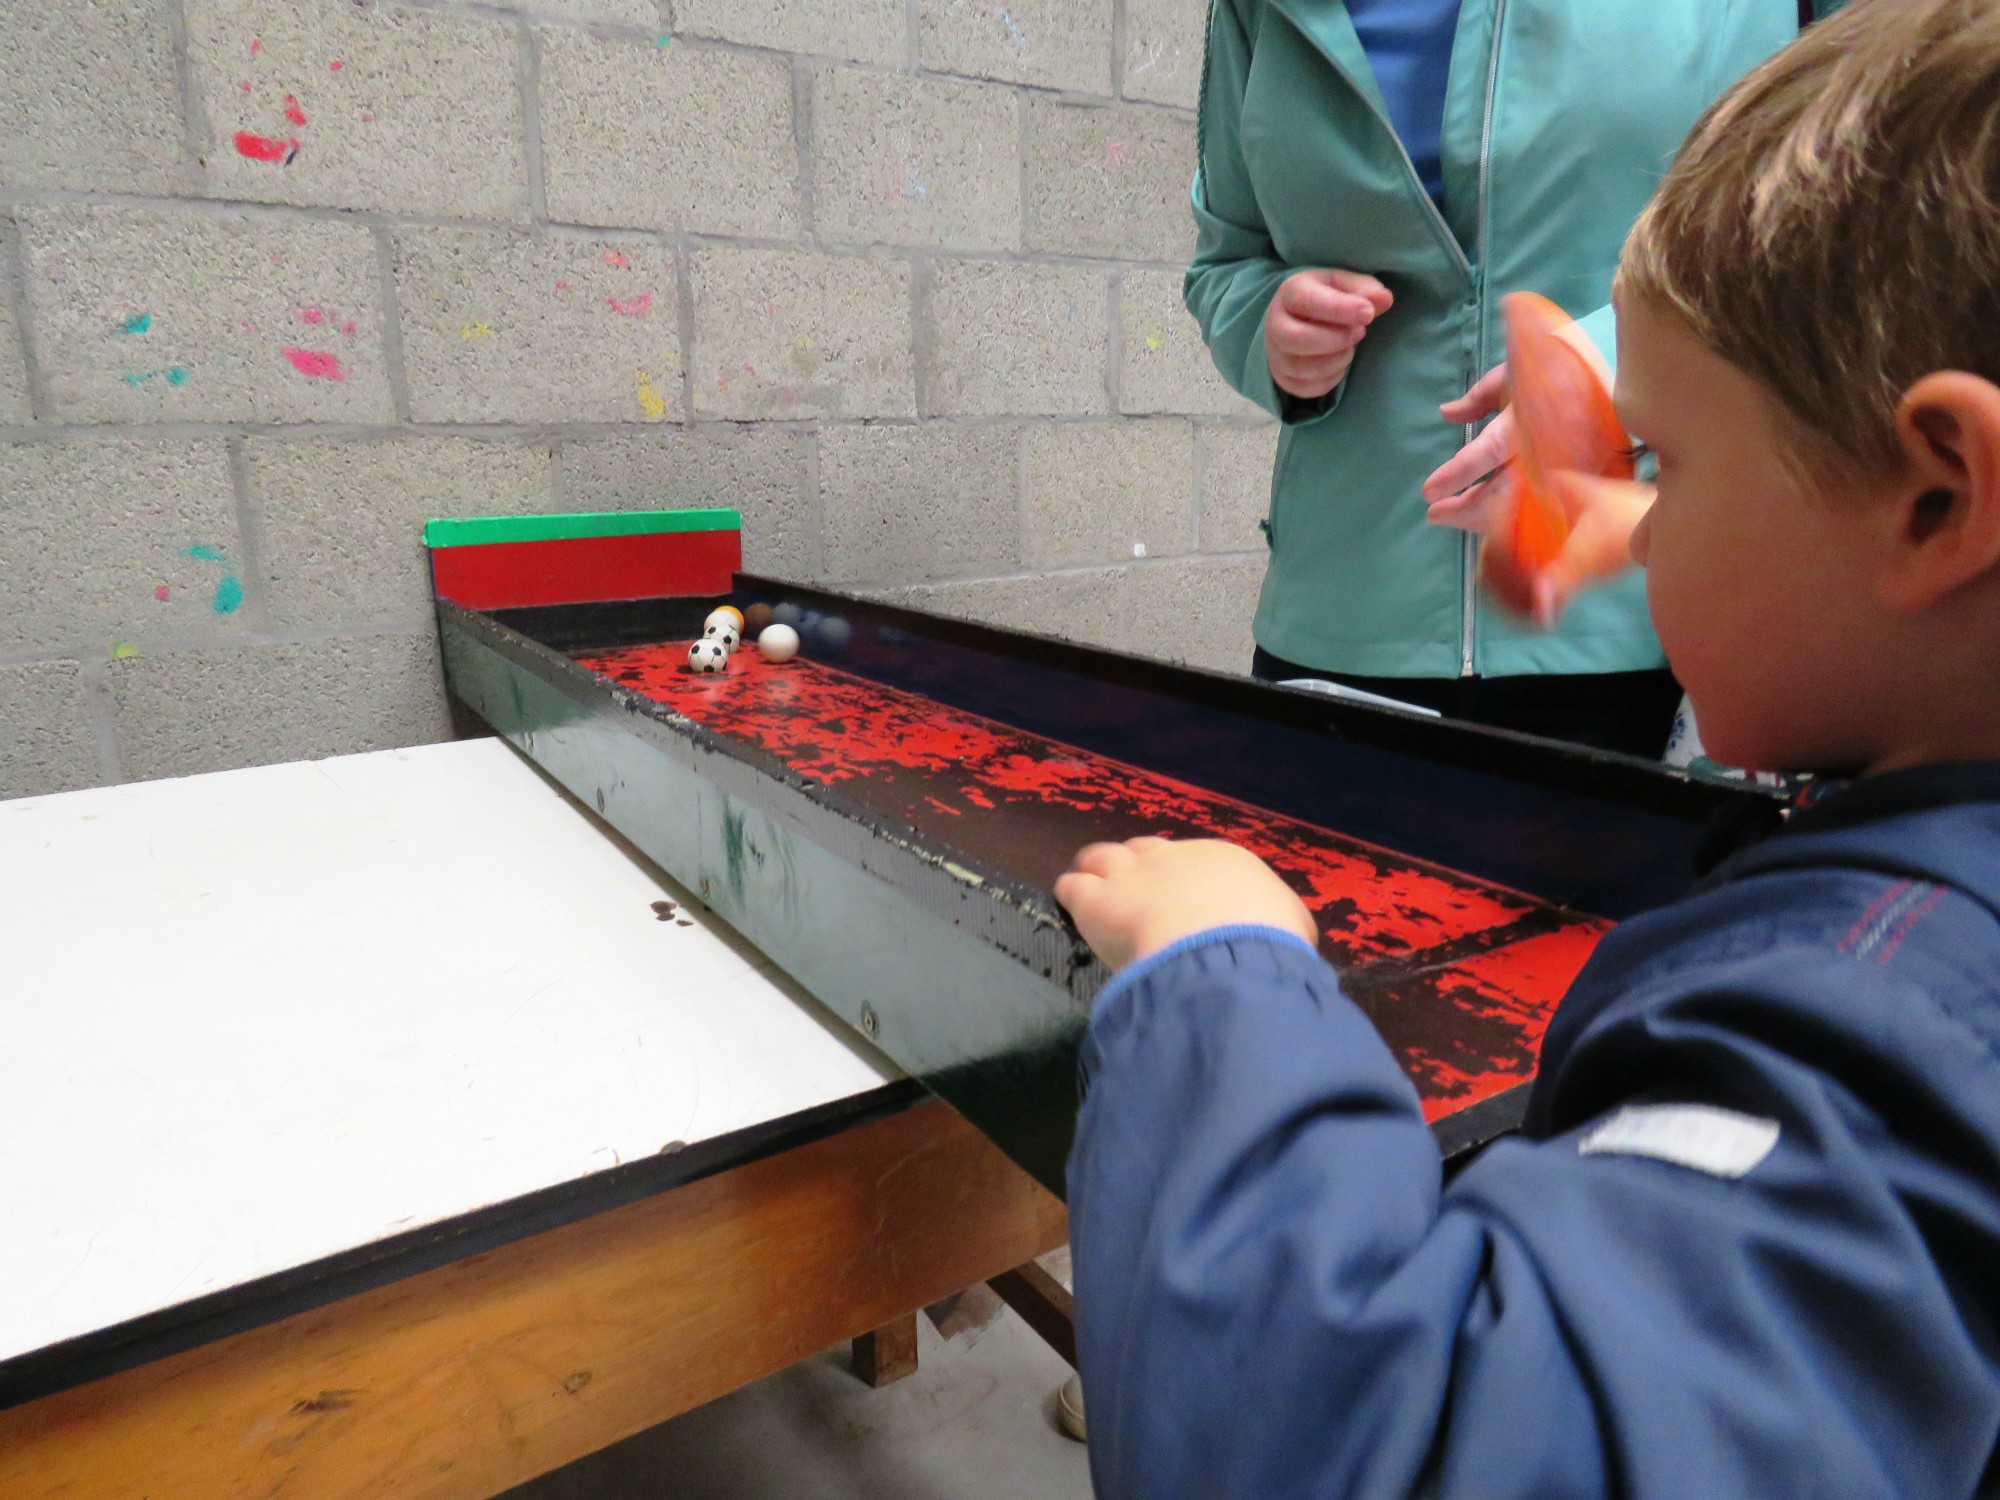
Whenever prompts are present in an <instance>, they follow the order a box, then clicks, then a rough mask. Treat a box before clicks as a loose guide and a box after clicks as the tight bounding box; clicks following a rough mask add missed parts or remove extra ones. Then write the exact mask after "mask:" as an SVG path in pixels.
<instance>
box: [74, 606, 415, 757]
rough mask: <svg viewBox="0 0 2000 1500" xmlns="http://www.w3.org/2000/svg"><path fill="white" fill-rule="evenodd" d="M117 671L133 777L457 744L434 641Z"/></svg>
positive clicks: (207, 656)
mask: <svg viewBox="0 0 2000 1500" xmlns="http://www.w3.org/2000/svg"><path fill="white" fill-rule="evenodd" d="M111 674H112V691H113V694H114V696H115V698H116V702H117V715H118V745H119V750H120V753H121V756H122V758H123V760H124V763H125V774H126V775H128V776H129V777H131V778H132V779H133V780H134V781H147V780H151V779H152V778H154V777H158V776H193V775H196V774H198V773H200V772H203V771H233V770H235V769H236V768H238V767H239V766H266V765H272V764H274V763H276V762H279V761H287V760H318V759H322V758H324V757H326V756H329V755H358V754H360V753H361V752H363V751H366V750H394V749H400V748H402V747H403V746H406V745H428V744H435V743H437V742H438V741H440V740H446V739H449V738H451V723H450V719H449V717H448V716H447V714H446V711H445V699H444V674H443V671H442V669H441V668H440V667H439V665H438V657H437V637H436V635H435V634H434V633H430V634H421V635H376V636H350V637H346V638H343V639H336V640H330V641H311V642H307V643H304V644H301V645H288V646H244V647H239V648H236V649H234V650H206V651H176V652H169V653H164V654H161V655H158V656H153V655H147V654H145V653H141V654H140V655H138V656H135V657H132V658H130V659H129V660H125V661H117V662H113V663H112V664H111Z"/></svg>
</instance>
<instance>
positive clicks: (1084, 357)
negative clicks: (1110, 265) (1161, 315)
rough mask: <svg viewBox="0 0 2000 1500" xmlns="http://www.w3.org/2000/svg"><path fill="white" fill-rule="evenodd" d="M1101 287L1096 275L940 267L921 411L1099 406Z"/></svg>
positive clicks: (1069, 410)
mask: <svg viewBox="0 0 2000 1500" xmlns="http://www.w3.org/2000/svg"><path fill="white" fill-rule="evenodd" d="M1108 291H1109V289H1108V286H1107V284H1106V281H1105V278H1104V276H1103V274H1102V273H1101V272H1097V271H1085V270H1077V269H1072V268H1068V267H1058V266H1029V265H1012V264H1008V263H1006V262H997V261H945V262H942V263H940V264H939V265H938V267H937V270H936V273H935V275H934V277H933V280H932V283H931V299H930V324H929V327H928V329H927V330H926V333H925V337H924V340H923V344H922V348H923V361H924V366H923V367H924V411H925V414H926V415H932V416H985V415H1008V414H1015V413H1018V414H1022V415H1047V416H1076V415H1081V414H1083V413H1085V412H1101V411H1104V410H1105V409H1106V406H1107V397H1106V393H1105V388H1104V369H1105V348H1106V340H1107V338H1108V336H1109V328H1110V324H1109V297H1108Z"/></svg>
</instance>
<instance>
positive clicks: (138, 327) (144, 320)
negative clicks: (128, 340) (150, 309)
mask: <svg viewBox="0 0 2000 1500" xmlns="http://www.w3.org/2000/svg"><path fill="white" fill-rule="evenodd" d="M152 326H153V315H152V314H151V313H133V314H132V316H131V317H129V318H127V319H126V320H125V325H124V331H125V332H126V333H145V332H146V331H147V330H149V329H150V328H151V327H152Z"/></svg>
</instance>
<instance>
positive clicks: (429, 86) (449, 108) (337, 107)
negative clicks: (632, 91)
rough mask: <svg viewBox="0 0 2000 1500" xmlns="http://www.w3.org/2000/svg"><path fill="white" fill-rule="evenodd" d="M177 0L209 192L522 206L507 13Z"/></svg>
mask: <svg viewBox="0 0 2000 1500" xmlns="http://www.w3.org/2000/svg"><path fill="white" fill-rule="evenodd" d="M185 3H186V5H187V25H188V47H189V52H190V56H191V61H192V66H193V75H194V87H195V92H196V96H197V97H198V98H199V100H200V101H201V106H202V109H203V110H204V111H205V113H206V118H207V120H208V126H209V134H210V139H209V141H208V145H207V150H206V155H205V156H204V157H203V160H204V161H205V162H206V164H207V186H208V192H209V193H210V194H211V195H213V196H215V197H218V198H251V199H255V200H258V201H260V202H265V203H303V204H315V205H326V206H329V207H334V208H368V209H384V210H389V211H392V212H404V213H421V214H427V215H437V216H441V217H463V218H481V219H525V218H526V217H527V215H528V177H527V167H526V164H525V162H526V158H525V155H524V149H525V148H524V147H523V145H522V140H523V133H522V125H521V88H520V82H519V79H520V41H519V38H518V35H517V33H516V30H515V28H514V27H513V26H511V25H508V24H507V23H505V22H500V21H493V20H489V19H487V18H485V17H480V16H470V15H439V14H436V13H431V12H424V11H416V10H407V9H404V8H402V7H399V6H393V5H365V6H364V5H352V4H337V3H333V0H185ZM246 86H247V87H246ZM256 142H264V143H269V144H262V145H259V144H256ZM293 143H296V144H297V150H296V152H294V151H293V150H292V149H291V148H292V145H293Z"/></svg>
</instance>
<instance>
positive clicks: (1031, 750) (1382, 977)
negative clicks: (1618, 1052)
mask: <svg viewBox="0 0 2000 1500" xmlns="http://www.w3.org/2000/svg"><path fill="white" fill-rule="evenodd" d="M579 660H580V661H581V662H582V664H583V665H584V666H586V667H589V668H591V669H593V670H595V671H598V672H601V673H604V674H605V675H606V676H608V677H610V678H611V679H613V680H614V681H615V682H617V683H618V684H620V685H621V686H623V687H625V688H627V689H628V690H631V691H634V692H637V693H639V694H642V695H643V696H645V697H647V698H650V699H652V700H653V701H655V702H657V703H662V704H665V705H667V706H669V707H671V708H673V709H674V710H675V711H676V712H678V713H681V714H683V715H685V716H686V717H688V718H689V719H692V720H694V721H695V722H696V723H698V724H700V725H701V726H702V727H703V728H704V729H705V730H708V731H709V732H711V733H713V734H717V735H721V736H725V737H727V738H729V739H732V740H735V741H737V742H739V743H744V744H748V745H750V746H753V747H755V748H756V749H758V750H760V751H763V752H764V753H766V754H769V755H771V756H773V757H775V758H776V759H777V760H779V761H780V762H782V763H783V764H784V765H785V766H786V767H787V768H788V769H789V770H790V771H791V772H792V773H794V774H795V775H797V776H800V777H802V778H804V779H805V780H807V781H808V782H813V783H817V784H818V785H820V786H822V787H825V788H828V789H830V790H832V791H834V792H836V793H837V795H838V796H839V797H841V798H842V799H844V800H845V801H847V802H848V803H849V804H850V805H858V806H859V807H861V808H864V809H866V810H867V811H869V812H871V813H873V814H875V815H877V816H886V817H888V818H890V819H892V820H894V821H896V822H899V823H904V824H909V825H912V826H914V827H916V828H918V829H922V830H926V831H929V832H930V833H932V834H933V835H934V836H936V837H937V838H939V839H941V840H943V841H944V842H946V843H947V844H950V845H952V846H953V847H955V848H958V849H962V850H965V851H966V852H968V853H970V854H972V855H974V856H975V857H977V858H980V859H982V860H984V861H985V862H987V863H989V864H991V865H993V866H994V867H996V868H998V869H1000V870H1002V871H1004V872H1006V873H1008V874H1010V875H1013V876H1015V877H1016V878H1019V879H1023V880H1026V881H1028V882H1030V883H1032V884H1036V885H1039V886H1040V887H1041V888H1042V889H1044V890H1046V889H1048V887H1049V885H1050V883H1052V882H1053V881H1054V879H1055V877H1056V876H1057V875H1058V874H1059V873H1060V872H1061V870H1062V868H1063V866H1064V865H1065V864H1066V863H1067V861H1068V859H1069V857H1070V854H1071V852H1072V851H1073V850H1075V849H1077V848H1079V847H1080V846H1081V845H1083V844H1085V843H1089V842H1094V841H1097V840H1103V839H1124V838H1131V837H1133V836H1135V835H1138V834H1163V835H1165V836H1167V837H1170V838H1194V837H1201V838H1227V839H1232V840H1234V841H1236V842H1237V843H1240V844H1243V845H1245V846H1246V847H1248V848H1250V849H1252V850H1253V851H1255V852H1256V853H1257V854H1258V855H1260V856H1262V857H1263V858H1264V859H1265V860H1267V861H1268V862H1269V863H1270V864H1271V866H1272V867H1273V868H1274V869H1275V870H1277V872H1278V874H1279V876H1280V877H1281V878H1282V879H1283V880H1284V881H1285V882H1286V884H1288V885H1289V886H1291V888H1292V889H1293V890H1295V891H1296V892H1298V894H1299V896H1300V897H1301V898H1302V899H1303V900H1304V901H1305V903H1306V905H1307V906H1308V907H1310V908H1311V909H1312V912H1313V915H1314V917H1315V919H1316V922H1317V925H1318V927H1319V930H1320V934H1321V947H1322V950H1323V951H1324V952H1325V954H1326V956H1327V957H1328V958H1329V959H1331V960H1332V961H1333V962H1334V963H1335V964H1337V965H1338V966H1339V967H1340V968H1341V970H1342V978H1343V980H1344V981H1345V983H1346V985H1347V987H1348V992H1349V994H1350V995H1351V996H1352V998H1353V999H1354V1001H1355V1003H1356V1004H1358V1005H1359V1006H1361V1008H1362V1009H1363V1010H1364V1011H1366V1012H1367V1014H1368V1016H1369V1018H1370V1019H1371V1020H1372V1021H1373V1022H1374V1023H1375V1025H1376V1026H1377V1027H1378V1029H1380V1031H1381V1032H1382V1035H1383V1038H1384V1040H1386V1041H1387V1042H1388V1044H1389V1046H1390V1048H1391V1049H1392V1050H1393V1051H1394V1052H1395V1053H1396V1055H1397V1057H1398V1059H1399V1060H1400V1061H1401V1063H1402V1065H1403V1067H1404V1069H1405V1071H1406V1072H1407V1073H1408V1074H1409V1076H1410V1079H1411V1081H1412V1082H1413V1083H1414V1084H1415V1085H1416V1088H1417V1092H1418V1094H1419V1095H1420V1096H1421V1097H1422V1099H1423V1103H1424V1113H1425V1115H1426V1117H1427V1118H1430V1119H1433V1120H1435V1119H1438V1118H1441V1117H1443V1116H1445V1115H1449V1114H1452V1113H1454V1112H1456V1111H1458V1110H1461V1109H1463V1108H1465V1107H1466V1106H1468V1105H1470V1104H1474V1103H1477V1102H1478V1101H1479V1100H1481V1099H1484V1098H1488V1097H1490V1096H1492V1095H1493V1094H1496V1093H1499V1092H1500V1091H1502V1090H1504V1089H1507V1088H1510V1087H1512V1086H1514V1085H1516V1084H1520V1083H1524V1082H1526V1081H1527V1080H1528V1079H1530V1078H1532V1077H1533V1076H1534V1072H1535V1065H1536V1056H1537V1053H1538V1051H1539V1048H1540V1045H1541V1038H1542V1032H1543V1030H1544V1029H1545V1028H1546V1026H1547V1025H1548V1021H1549V1017H1550V1015H1551V1014H1552V1013H1553V1012H1554V1010H1555V1006H1556V1002H1557V1001H1558V1000H1559V999H1560V998H1561V996H1562V994H1563V992H1564V991H1565V990H1566V989H1567V988H1568V987H1569V984H1570V981H1571V980H1572V979H1574V978H1575V976H1576V972H1577V970H1578V969H1579V968H1581V967H1582V964H1583V961H1584V960H1585V959H1586V958H1587V957H1588V956H1589V954H1590V951H1591V949H1592V948H1593V947H1594V946H1595V945H1596V943H1597V940H1598V938H1599V937H1601V936H1602V935H1603V933H1604V931H1605V928H1606V926H1607V925H1608V924H1606V923H1604V922H1602V921H1599V920H1598V919H1596V918H1594V917H1589V916H1584V915H1582V914H1579V913H1576V912H1572V911H1565V910H1563V909H1561V908H1557V907H1552V906H1550V905H1548V904H1547V903H1545V902H1542V901H1538V900H1536V899H1535V898H1533V897H1530V896H1526V895H1523V894H1522V893H1520V892H1518V891H1511V890H1508V889H1506V888H1504V887H1501V886H1497V885H1493V884H1490V883H1489V882H1486V881H1483V880H1479V879H1476V878H1474V877H1471V876H1468V875H1465V874H1462V873H1460V872H1457V871H1454V870H1449V869H1445V868H1444V867H1442V866H1438V865H1433V864H1429V863H1426V862H1425V861H1423V860H1418V859H1413V858H1411V857H1410V856H1408V855H1405V854H1401V853H1398V852H1397V851H1394V850H1390V849H1385V848H1382V847H1381V846H1379V845H1374V844H1369V843H1365V842H1363V841H1362V840H1359V839H1356V838H1353V837H1352V836H1350V835H1347V834H1344V833H1341V832H1339V831H1338V830H1336V829H1330V828H1323V827H1319V826H1316V825H1313V824H1309V823H1304V822H1301V821H1299V820H1296V819H1293V818H1288V817H1285V816H1283V815H1282V814H1279V813H1275V812H1272V811H1270V810H1268V809H1265V808H1261V807H1256V806H1253V805H1251V804H1249V803H1245V802H1239V801H1237V800H1236V799H1234V798H1231V797H1227V796H1224V795H1222V794H1220V793H1217V792H1211V791H1208V790H1206V789H1203V788H1199V787H1194V786H1190V785H1188V784H1187V783H1185V782H1181V781H1178V780H1175V779H1173V778H1171V777H1167V776H1162V775H1160V774H1158V773H1156V772H1152V771H1147V770H1145V769H1143V768H1141V767H1138V766H1132V765H1127V764H1124V763H1122V762H1119V761H1115V760H1112V759H1110V758H1108V757H1105V756H1101V755H1095V754H1092V753H1091V752H1089V751H1085V750H1081V749H1078V748H1076V747H1075V746H1071V745H1065V744H1062V743H1060V742H1058V741H1054V740H1049V739H1045V738H1043V737H1041V736H1039V735H1033V734H1028V733H1025V732H1023V731H1021V730H1017V729H1014V728H1012V727H1011V726H1008V725H1005V724H999V723H995V722H994V721H992V720H989V719H983V718H980V717H978V716H976V715H973V714H969V713H965V712H962V711H959V710H955V709H951V708H947V707H945V706H944V705H942V704H939V703H936V702H934V701H932V700H930V699H927V698H924V697H921V696H919V695H916V694H911V693H905V692H899V691H896V690H894V689H891V688H885V687H883V686H881V685H880V684H878V683H873V682H869V681H866V680H864V679H861V678H856V677H851V676H849V675H848V674H846V673H844V672H840V671H836V670H833V669H830V668H827V667H825V666H822V665H820V664H818V663H816V662H811V661H796V662H791V663H788V664H786V665H784V666H773V665H772V664H770V663H768V662H765V661H764V660H763V659H762V658H761V657H759V656H758V655H757V654H756V653H754V652H749V651H744V652H738V653H737V655H736V656H735V657H734V658H733V659H732V660H731V661H730V664H729V669H728V671H726V672H724V673H722V674H720V675H718V676H704V677H696V676H693V675H692V674H690V673H689V672H688V671H687V670H686V667H685V665H684V662H685V656H684V654H683V648H681V647H680V646H679V645H677V644H676V645H673V646H637V647H631V648H627V649H624V650H618V651H611V652H605V653H601V654H590V655H585V656H582V657H580V658H579Z"/></svg>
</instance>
